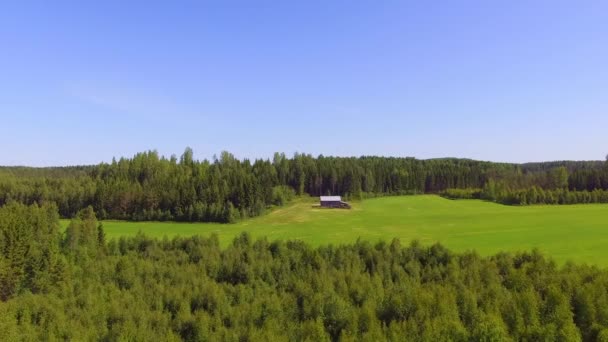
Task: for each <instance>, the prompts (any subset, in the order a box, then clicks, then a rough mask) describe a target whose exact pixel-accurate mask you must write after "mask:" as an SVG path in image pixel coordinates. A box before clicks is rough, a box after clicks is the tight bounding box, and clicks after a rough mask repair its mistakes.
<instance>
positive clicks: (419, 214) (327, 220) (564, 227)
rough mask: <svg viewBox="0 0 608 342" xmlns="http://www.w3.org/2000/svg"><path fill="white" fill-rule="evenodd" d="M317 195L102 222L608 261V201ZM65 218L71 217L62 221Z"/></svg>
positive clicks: (115, 232) (166, 231) (224, 239)
mask: <svg viewBox="0 0 608 342" xmlns="http://www.w3.org/2000/svg"><path fill="white" fill-rule="evenodd" d="M313 201H314V200H313V199H306V200H298V201H297V202H295V203H293V204H291V205H289V206H287V207H285V208H281V209H277V210H275V211H273V212H272V213H270V214H268V215H265V216H262V217H258V218H254V219H251V220H246V221H243V222H240V223H237V224H231V225H225V224H208V223H174V222H122V221H105V222H104V227H105V231H106V234H107V236H108V237H109V238H112V237H118V236H121V235H134V234H136V233H137V232H138V231H142V232H144V233H145V234H147V235H149V236H155V237H163V236H165V235H166V236H169V237H171V236H174V235H193V234H202V235H208V234H210V233H217V234H218V235H219V237H220V242H221V243H222V244H223V245H226V244H229V243H230V241H231V240H232V238H233V237H234V236H235V235H237V234H239V233H240V232H242V231H248V232H250V233H251V234H252V236H254V237H261V236H266V237H268V238H269V239H301V240H304V241H307V242H309V243H311V244H313V245H320V244H341V243H351V242H354V241H356V240H357V238H362V239H367V240H370V241H373V242H375V241H378V240H381V239H383V240H390V239H392V238H393V237H397V238H399V239H401V241H402V243H404V244H406V243H409V241H410V240H413V239H418V240H420V241H421V242H422V243H424V244H431V243H434V242H441V243H442V244H444V245H445V246H447V247H448V248H450V249H452V250H454V251H463V250H472V249H474V250H477V251H478V252H479V253H480V254H483V255H488V254H493V253H496V252H499V251H520V250H530V249H532V248H538V249H540V250H541V251H543V252H544V253H546V254H547V255H549V256H551V257H553V258H554V259H555V260H557V261H558V262H565V261H566V260H572V261H576V262H585V263H589V264H595V265H601V266H606V265H608V205H595V204H588V205H571V206H527V207H515V206H504V205H499V204H494V203H488V202H483V201H477V200H459V201H452V200H447V199H444V198H441V197H437V196H431V195H425V196H405V197H384V198H377V199H370V200H366V201H363V202H360V203H354V205H353V209H352V210H328V209H318V208H313V207H312V204H313V203H314V202H313ZM63 222H64V224H66V225H67V221H63Z"/></svg>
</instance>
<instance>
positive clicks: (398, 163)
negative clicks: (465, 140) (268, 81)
mask: <svg viewBox="0 0 608 342" xmlns="http://www.w3.org/2000/svg"><path fill="white" fill-rule="evenodd" d="M492 184H494V185H492ZM533 187H536V188H537V189H543V191H544V192H545V193H547V192H551V191H553V190H556V189H565V188H567V189H569V191H570V192H574V194H572V195H564V197H565V199H564V200H563V201H561V202H560V203H587V202H596V200H595V199H597V202H600V201H601V200H600V198H603V197H602V196H596V195H594V194H592V195H590V197H589V198H590V199H588V198H587V196H586V195H585V194H586V193H585V192H582V193H580V195H579V193H578V192H577V191H588V192H593V191H595V190H608V166H606V165H604V164H603V163H601V162H557V163H539V164H523V165H519V164H505V163H490V162H481V161H474V160H468V159H430V160H418V159H415V158H385V157H360V158H337V157H324V156H319V157H316V158H315V157H312V156H311V155H307V154H299V153H296V154H295V155H294V156H293V158H286V157H285V155H284V154H279V153H277V154H275V155H274V158H273V159H272V161H270V160H263V159H258V160H255V161H253V162H251V161H250V160H248V159H245V160H238V159H236V158H235V157H234V156H233V155H231V154H230V153H228V152H223V153H222V154H221V155H220V157H219V158H214V160H213V161H211V162H210V161H207V160H203V161H197V160H194V159H193V153H192V150H191V149H186V151H185V152H184V154H183V155H182V156H181V157H180V158H179V160H178V158H177V157H175V156H172V157H171V158H169V159H167V158H164V157H160V156H159V155H158V153H156V152H155V151H150V152H145V153H139V154H137V155H135V156H134V157H133V158H131V159H127V158H122V159H120V160H118V161H116V160H114V161H112V163H110V164H106V163H102V164H99V165H97V166H85V167H67V168H47V169H35V168H23V167H18V168H0V205H3V204H5V203H8V202H10V201H18V202H21V203H24V204H33V203H38V204H39V205H41V204H43V203H45V202H53V203H56V205H57V207H58V208H59V213H60V215H61V216H62V217H69V218H71V217H73V216H74V215H75V214H76V213H77V212H78V211H79V210H81V209H83V208H86V207H87V206H92V207H93V208H94V209H95V211H96V212H97V213H98V214H99V216H100V217H101V218H103V219H123V220H134V221H148V220H158V221H172V220H173V221H189V222H191V221H201V222H235V221H237V220H239V219H242V218H246V217H253V216H258V215H260V214H261V213H263V212H264V211H265V210H266V209H267V208H269V207H270V206H272V205H281V204H284V203H285V201H286V199H288V198H290V197H292V192H294V193H295V194H297V195H303V194H308V195H312V196H318V195H326V194H335V195H344V196H347V197H348V198H351V199H353V198H355V199H356V198H368V197H376V196H382V195H399V194H420V193H440V192H442V191H445V190H446V189H466V188H475V189H477V188H479V189H481V188H484V190H485V192H486V194H487V196H486V198H488V199H491V200H494V201H497V202H500V203H508V204H513V203H520V204H528V203H536V202H534V201H533V199H530V198H528V196H527V193H528V192H529V191H530V189H532V188H533ZM288 188H289V189H288ZM493 188H497V189H498V188H500V189H502V190H500V191H499V190H495V191H494V190H492V189H493ZM290 189H291V190H290ZM524 193H525V194H526V195H525V196H524ZM559 196H560V195H559V194H556V193H551V195H550V196H549V195H547V196H546V197H545V198H544V199H543V200H540V201H539V202H538V203H547V204H551V203H556V202H559V201H558V200H553V199H554V198H556V197H559ZM524 197H525V198H524Z"/></svg>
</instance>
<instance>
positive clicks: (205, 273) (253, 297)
mask: <svg viewBox="0 0 608 342" xmlns="http://www.w3.org/2000/svg"><path fill="white" fill-rule="evenodd" d="M58 218H59V214H58V211H57V207H56V206H55V205H54V204H45V205H42V206H38V205H37V204H34V205H31V206H26V205H24V204H19V203H16V202H13V203H11V204H8V205H6V206H4V207H2V208H0V251H1V252H2V254H1V255H2V258H1V259H0V340H2V341H13V340H27V341H30V340H35V341H46V340H75V341H83V340H99V341H125V340H138V341H151V340H156V341H157V340H163V341H179V340H183V341H219V340H225V341H294V340H298V341H353V340H361V341H384V340H387V341H448V340H450V341H608V292H607V291H606V289H607V288H608V271H607V270H603V269H598V268H596V267H591V266H585V265H574V264H566V265H563V266H557V265H556V264H555V263H554V262H553V261H551V260H550V259H548V258H546V257H544V256H543V255H541V254H540V253H539V252H538V251H532V252H526V253H517V254H510V253H500V254H497V255H493V256H487V257H484V256H480V255H478V254H476V253H475V252H467V253H461V254H456V253H452V252H450V251H449V250H447V249H446V248H444V247H442V246H441V245H439V244H435V245H432V246H422V245H421V244H419V243H418V242H416V241H414V242H411V243H409V244H407V245H402V244H401V243H400V241H399V240H396V239H395V240H393V241H390V242H379V243H376V244H371V243H370V242H367V241H362V240H359V241H357V242H356V243H354V244H348V245H338V246H332V245H326V246H320V247H317V248H312V247H310V246H309V245H307V244H306V243H304V242H301V241H268V240H266V239H259V240H256V241H253V240H252V238H251V237H250V236H249V235H248V234H247V233H243V234H241V235H239V236H237V237H236V238H235V239H234V241H233V242H232V244H231V245H230V246H229V247H227V248H220V247H219V242H218V238H217V236H215V235H212V236H210V237H207V238H205V237H201V236H192V237H187V238H184V237H176V238H173V239H167V238H164V239H151V238H148V237H146V236H145V235H142V234H139V235H137V236H135V237H130V238H120V239H118V240H116V239H113V240H111V241H106V239H105V235H104V230H103V226H102V224H101V223H100V222H99V221H98V220H97V217H96V215H95V212H94V211H93V209H92V208H91V207H87V208H85V209H83V210H81V211H79V212H78V214H77V215H76V216H75V217H74V218H73V219H72V221H71V223H70V224H69V227H68V228H67V230H65V232H61V231H60V229H59V221H58ZM91 270H95V272H91ZM126 308H128V310H126Z"/></svg>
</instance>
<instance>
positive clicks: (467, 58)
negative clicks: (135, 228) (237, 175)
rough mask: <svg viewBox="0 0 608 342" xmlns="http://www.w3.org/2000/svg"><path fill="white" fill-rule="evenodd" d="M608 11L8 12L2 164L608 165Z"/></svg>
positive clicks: (42, 7)
mask: <svg viewBox="0 0 608 342" xmlns="http://www.w3.org/2000/svg"><path fill="white" fill-rule="evenodd" d="M607 61H608V2H607V1H584V0H583V1H560V0H551V1H513V0H511V1H499V0H496V1H485V0H483V1H465V0H463V1H338V0H336V1H334V0H329V1H328V0H323V1H313V0H307V1H256V0H244V1H232V0H221V1H220V0H217V1H193V2H188V1H166V2H162V1H73V2H67V1H60V0H57V1H39V2H34V1H27V0H24V1H3V2H0V165H30V166H58V165H76V164H96V163H99V162H108V161H111V159H112V157H117V158H118V157H122V156H126V157H130V156H132V155H134V154H135V153H137V152H142V151H147V150H157V151H158V152H159V153H160V154H163V155H166V156H170V155H171V154H176V155H178V156H179V155H180V154H181V153H182V152H183V150H184V149H185V147H187V146H189V147H191V148H192V149H193V150H194V154H195V158H199V159H203V158H211V157H212V156H213V155H214V154H218V155H219V153H220V152H221V151H223V150H227V151H230V152H232V153H233V154H235V155H236V156H237V157H239V158H267V157H270V156H272V154H273V152H275V151H279V152H285V153H286V154H287V155H291V154H293V153H294V152H296V151H297V152H305V153H310V154H313V155H315V156H316V155H319V154H323V155H326V156H327V155H337V156H360V155H382V156H411V157H416V158H437V157H460V158H473V159H480V160H491V161H505V162H528V161H548V160H566V159H568V160H600V159H604V157H605V156H606V154H607V153H608V62H607Z"/></svg>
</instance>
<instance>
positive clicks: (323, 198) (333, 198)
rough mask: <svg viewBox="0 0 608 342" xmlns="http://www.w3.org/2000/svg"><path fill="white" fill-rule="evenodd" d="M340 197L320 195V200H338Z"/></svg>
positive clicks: (340, 199)
mask: <svg viewBox="0 0 608 342" xmlns="http://www.w3.org/2000/svg"><path fill="white" fill-rule="evenodd" d="M340 201H342V197H340V196H321V202H340Z"/></svg>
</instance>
